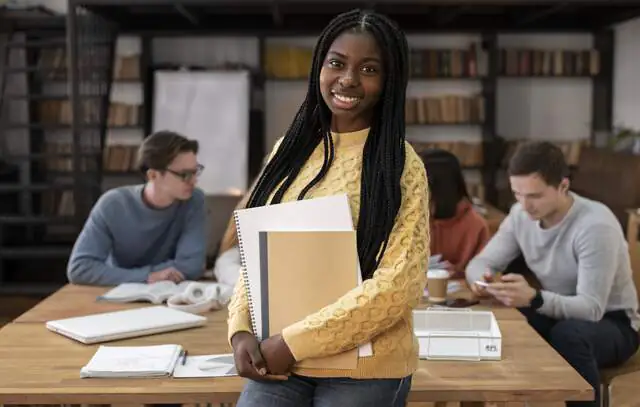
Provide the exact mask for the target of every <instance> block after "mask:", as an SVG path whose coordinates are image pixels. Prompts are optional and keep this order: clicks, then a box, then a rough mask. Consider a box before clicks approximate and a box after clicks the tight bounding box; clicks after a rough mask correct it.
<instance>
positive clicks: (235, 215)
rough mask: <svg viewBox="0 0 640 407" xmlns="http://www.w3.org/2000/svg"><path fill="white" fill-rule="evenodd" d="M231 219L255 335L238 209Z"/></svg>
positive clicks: (252, 307) (252, 304)
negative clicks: (234, 229) (234, 226)
mask: <svg viewBox="0 0 640 407" xmlns="http://www.w3.org/2000/svg"><path fill="white" fill-rule="evenodd" d="M233 220H234V222H235V224H236V234H237V235H238V250H239V251H240V263H241V264H242V270H241V273H242V281H243V282H244V289H245V290H246V292H247V301H248V302H249V317H250V318H251V329H252V330H253V334H254V335H257V333H258V331H257V329H258V328H257V324H256V317H255V315H256V314H255V312H254V307H255V305H254V302H253V296H252V295H251V289H250V288H249V274H248V273H247V260H246V256H245V252H244V248H243V246H242V232H241V229H240V219H239V218H238V211H234V212H233Z"/></svg>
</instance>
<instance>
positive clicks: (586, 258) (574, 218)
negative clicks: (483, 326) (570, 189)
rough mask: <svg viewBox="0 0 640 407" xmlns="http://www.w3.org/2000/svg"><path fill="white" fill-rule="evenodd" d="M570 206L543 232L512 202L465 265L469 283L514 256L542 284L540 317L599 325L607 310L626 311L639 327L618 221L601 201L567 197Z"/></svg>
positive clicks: (636, 301)
mask: <svg viewBox="0 0 640 407" xmlns="http://www.w3.org/2000/svg"><path fill="white" fill-rule="evenodd" d="M572 196H573V198H574V202H573V205H572V206H571V208H570V209H569V212H568V213H567V215H566V216H565V217H564V219H563V220H562V221H561V222H560V223H559V224H557V225H555V226H553V227H551V228H548V229H542V228H541V227H540V225H539V222H537V221H534V220H532V219H531V218H530V217H529V215H527V213H526V212H525V211H524V210H523V209H522V207H521V206H520V204H515V205H514V206H513V207H512V208H511V211H510V213H509V215H508V216H507V217H506V219H505V220H504V221H503V223H502V224H501V225H500V228H499V230H498V232H497V233H496V235H495V236H494V237H493V238H492V239H491V240H490V241H489V243H488V244H487V246H485V248H484V249H483V250H482V251H481V252H480V253H479V254H478V255H477V256H476V257H475V258H474V259H473V260H472V261H471V262H470V263H469V265H468V266H467V270H466V275H467V280H468V281H469V283H470V284H471V283H473V282H474V281H476V280H479V279H481V278H482V274H483V273H484V272H485V271H487V269H488V270H491V271H493V272H496V271H501V270H504V269H505V268H506V267H507V266H508V264H509V263H510V262H511V261H512V260H513V259H515V258H516V257H518V255H520V253H522V255H523V256H524V259H525V261H526V263H527V266H528V267H529V269H531V271H532V272H533V273H534V274H535V276H536V277H537V278H538V280H539V281H540V283H541V285H542V288H543V290H542V297H543V300H544V305H543V306H542V307H541V308H540V309H539V310H538V312H540V313H541V314H544V315H547V316H549V317H552V318H555V319H570V318H573V319H581V320H587V321H599V320H600V319H601V318H602V316H603V314H604V313H605V312H608V311H614V310H624V311H626V313H627V315H628V316H629V319H630V320H631V323H632V326H633V327H634V328H635V329H636V330H638V329H640V316H639V315H638V296H637V294H636V289H635V286H634V284H633V278H632V274H631V265H630V260H629V251H628V248H627V243H626V241H625V238H624V235H623V232H622V228H621V227H620V223H619V222H618V220H617V219H616V217H615V216H614V215H613V213H612V212H611V210H609V208H607V207H606V206H605V205H603V204H601V203H600V202H596V201H592V200H590V199H587V198H584V197H581V196H579V195H577V194H575V193H572Z"/></svg>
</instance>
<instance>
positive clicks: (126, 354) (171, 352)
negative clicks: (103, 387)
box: [80, 345, 182, 378]
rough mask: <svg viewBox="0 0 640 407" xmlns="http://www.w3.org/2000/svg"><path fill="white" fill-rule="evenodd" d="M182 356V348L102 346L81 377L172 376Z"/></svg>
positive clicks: (82, 371)
mask: <svg viewBox="0 0 640 407" xmlns="http://www.w3.org/2000/svg"><path fill="white" fill-rule="evenodd" d="M181 355H182V346H180V345H156V346H100V347H99V348H98V351H97V352H96V353H95V354H94V355H93V357H92V358H91V360H90V361H89V363H87V365H86V366H84V367H83V368H82V369H80V377H81V378H89V377H100V378H123V377H131V378H133V377H162V376H170V375H171V374H172V373H173V369H174V368H175V367H176V364H177V363H178V360H179V359H180V358H181Z"/></svg>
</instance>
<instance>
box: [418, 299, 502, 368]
mask: <svg viewBox="0 0 640 407" xmlns="http://www.w3.org/2000/svg"><path fill="white" fill-rule="evenodd" d="M413 324H414V325H413V328H414V332H415V334H416V336H417V337H418V342H419V344H420V358H421V359H429V360H501V359H502V334H501V333H500V328H499V326H498V321H497V320H496V317H495V315H494V314H493V312H491V311H475V310H471V309H468V308H466V309H459V308H446V307H431V308H428V309H426V310H414V311H413Z"/></svg>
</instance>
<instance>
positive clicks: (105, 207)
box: [67, 131, 206, 286]
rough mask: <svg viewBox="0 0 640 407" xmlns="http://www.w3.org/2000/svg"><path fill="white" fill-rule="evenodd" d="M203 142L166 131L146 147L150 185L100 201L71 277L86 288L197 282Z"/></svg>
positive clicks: (202, 243) (201, 256)
mask: <svg viewBox="0 0 640 407" xmlns="http://www.w3.org/2000/svg"><path fill="white" fill-rule="evenodd" d="M197 153H198V142H197V141H195V140H189V139H187V138H185V137H183V136H181V135H179V134H177V133H173V132H169V131H160V132H156V133H154V134H152V135H151V136H149V137H148V138H146V139H145V141H144V142H143V143H142V145H141V146H140V149H139V151H138V166H139V168H140V170H141V171H142V173H143V174H144V175H145V177H146V180H147V182H146V183H144V184H142V185H131V186H124V187H119V188H114V189H111V190H109V191H107V192H105V193H104V194H103V195H102V196H101V197H100V199H99V200H98V202H97V203H96V204H95V206H94V207H93V209H92V210H91V213H90V214H89V217H88V219H87V221H86V223H85V225H84V228H83V229H82V232H80V235H79V236H78V239H77V241H76V243H75V245H74V247H73V251H72V253H71V258H70V259H69V263H68V267H67V276H68V278H69V281H70V282H72V283H74V284H85V285H102V286H107V285H118V284H121V283H128V282H147V283H154V282H157V281H163V280H169V281H173V282H176V283H177V282H180V281H183V280H197V279H199V278H200V277H201V276H202V274H203V273H204V269H205V256H206V232H205V225H206V222H205V216H206V215H205V199H204V193H203V192H202V191H201V190H200V189H198V188H196V182H197V179H198V176H199V175H200V174H201V172H202V170H203V169H204V167H203V166H202V165H200V164H198V161H197V157H196V156H197Z"/></svg>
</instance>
